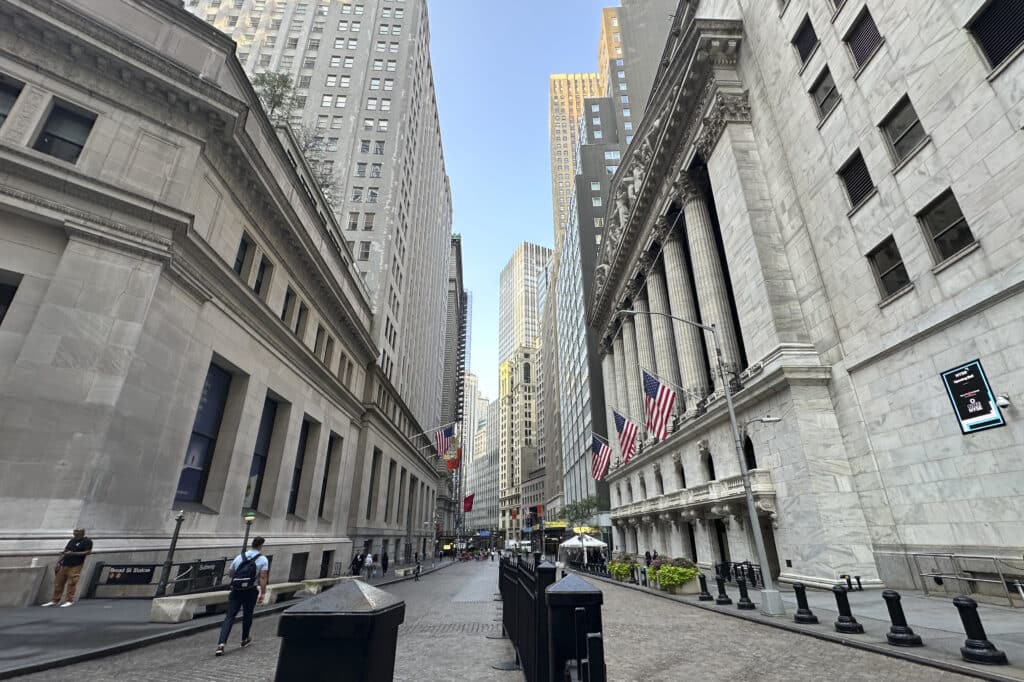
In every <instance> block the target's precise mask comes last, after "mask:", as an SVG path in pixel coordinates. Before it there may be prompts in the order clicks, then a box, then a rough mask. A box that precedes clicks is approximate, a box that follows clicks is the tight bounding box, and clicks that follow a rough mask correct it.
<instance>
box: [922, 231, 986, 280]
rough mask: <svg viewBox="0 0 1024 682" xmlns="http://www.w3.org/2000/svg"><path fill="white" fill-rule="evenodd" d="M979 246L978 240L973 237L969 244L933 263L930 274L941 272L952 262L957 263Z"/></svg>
mask: <svg viewBox="0 0 1024 682" xmlns="http://www.w3.org/2000/svg"><path fill="white" fill-rule="evenodd" d="M979 248H981V242H979V241H978V240H977V239H975V240H974V241H973V242H971V243H970V244H968V245H967V246H965V247H964V248H962V249H960V250H959V251H957V252H956V253H954V254H953V255H952V256H950V257H949V258H947V259H946V260H944V261H942V262H941V263H936V264H935V265H933V266H932V274H935V275H937V274H939V273H940V272H942V271H943V270H945V269H946V268H948V267H949V266H951V265H953V264H954V263H958V262H960V261H961V260H963V259H964V258H966V257H967V256H969V255H971V254H972V253H974V252H975V251H977V250H978V249H979Z"/></svg>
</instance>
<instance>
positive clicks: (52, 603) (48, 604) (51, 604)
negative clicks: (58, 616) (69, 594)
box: [40, 601, 57, 606]
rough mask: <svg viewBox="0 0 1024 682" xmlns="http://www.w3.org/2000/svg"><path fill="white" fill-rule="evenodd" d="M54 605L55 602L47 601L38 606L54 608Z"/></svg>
mask: <svg viewBox="0 0 1024 682" xmlns="http://www.w3.org/2000/svg"><path fill="white" fill-rule="evenodd" d="M56 605H57V602H55V601H48V602H46V603H45V604H40V606H56Z"/></svg>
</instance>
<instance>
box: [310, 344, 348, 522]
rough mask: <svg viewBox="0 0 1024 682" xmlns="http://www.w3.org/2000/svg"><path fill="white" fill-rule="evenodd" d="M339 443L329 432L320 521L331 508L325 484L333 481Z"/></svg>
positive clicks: (337, 438) (319, 513) (321, 489)
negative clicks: (332, 465) (333, 467)
mask: <svg viewBox="0 0 1024 682" xmlns="http://www.w3.org/2000/svg"><path fill="white" fill-rule="evenodd" d="M328 364H330V363H328ZM340 442H342V438H341V436H339V435H338V434H336V433H334V432H333V431H332V432H331V435H330V436H328V437H327V459H326V460H325V461H324V476H323V480H322V481H321V482H320V503H319V506H318V508H317V512H316V515H317V516H318V517H319V518H321V519H326V518H327V517H326V516H324V511H325V510H328V511H330V509H331V507H332V506H333V505H331V506H328V505H327V484H328V482H330V481H332V480H335V476H333V474H334V470H332V468H331V464H332V463H333V462H334V459H335V454H334V453H335V450H336V449H337V448H338V443H340ZM335 469H336V468H335Z"/></svg>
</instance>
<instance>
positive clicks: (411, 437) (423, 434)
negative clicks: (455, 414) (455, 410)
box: [409, 420, 459, 440]
mask: <svg viewBox="0 0 1024 682" xmlns="http://www.w3.org/2000/svg"><path fill="white" fill-rule="evenodd" d="M458 423H459V422H458V420H456V421H453V422H448V423H447V424H441V425H440V426H435V427H434V428H432V429H427V430H426V431H420V432H419V433H414V434H412V435H411V436H409V439H410V440H411V439H413V438H415V437H416V436H426V435H428V434H431V433H434V432H435V431H437V430H438V429H443V428H444V427H446V426H451V425H452V424H458Z"/></svg>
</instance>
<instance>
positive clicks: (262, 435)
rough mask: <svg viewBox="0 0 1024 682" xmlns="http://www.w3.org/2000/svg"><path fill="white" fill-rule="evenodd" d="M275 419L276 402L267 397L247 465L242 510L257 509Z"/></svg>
mask: <svg viewBox="0 0 1024 682" xmlns="http://www.w3.org/2000/svg"><path fill="white" fill-rule="evenodd" d="M275 419H277V401H276V400H273V399H272V398H270V396H267V398H266V399H264V401H263V414H262V415H261V416H260V425H259V428H258V429H257V431H256V446H255V447H254V448H253V452H252V463H251V464H250V465H249V479H248V481H247V482H246V485H245V497H244V498H243V499H242V508H243V509H258V508H259V505H260V493H261V492H263V474H264V473H266V470H267V458H268V457H269V456H270V440H271V438H272V437H273V435H274V420H275Z"/></svg>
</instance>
